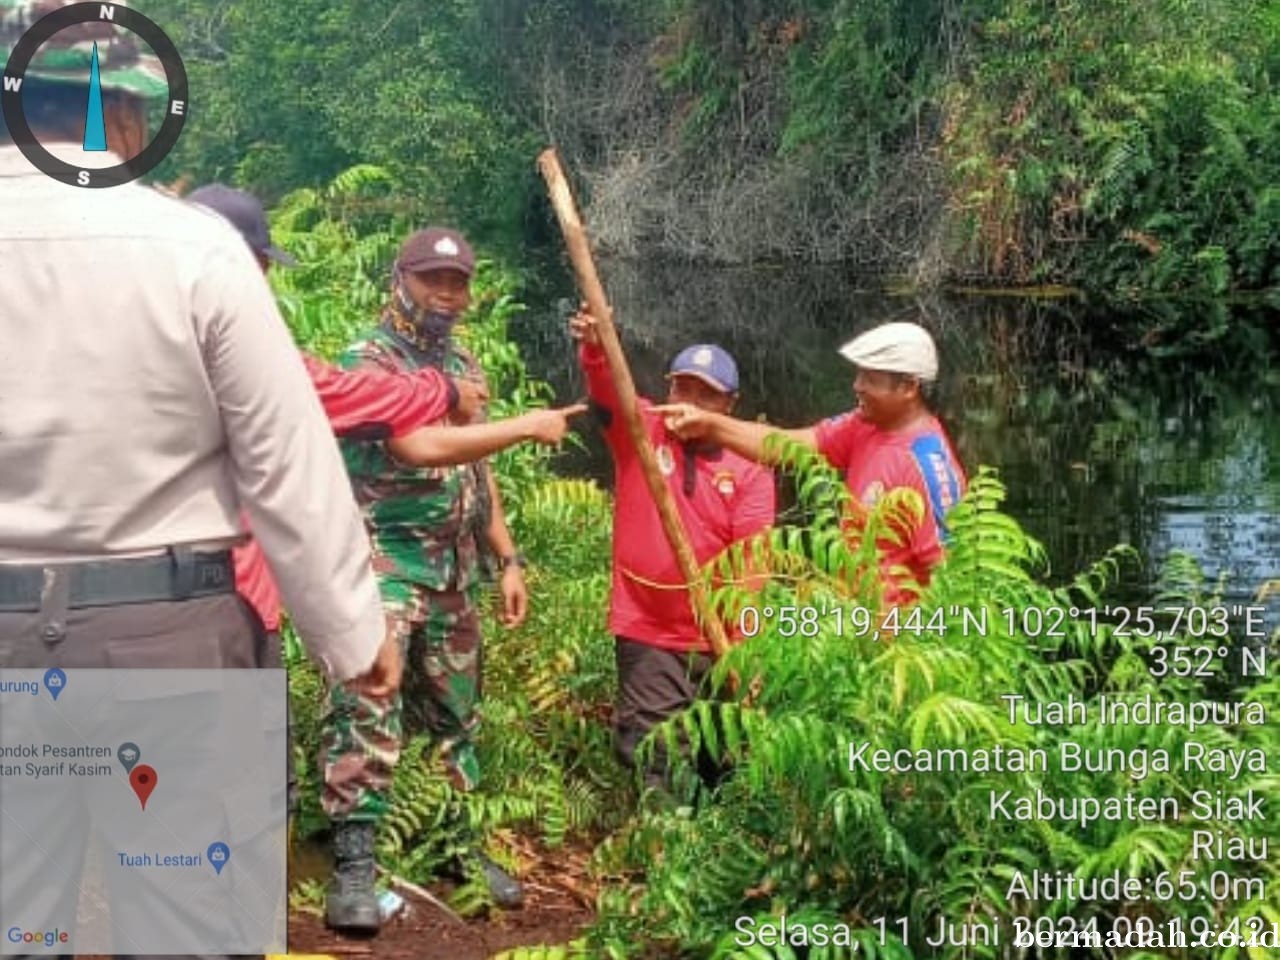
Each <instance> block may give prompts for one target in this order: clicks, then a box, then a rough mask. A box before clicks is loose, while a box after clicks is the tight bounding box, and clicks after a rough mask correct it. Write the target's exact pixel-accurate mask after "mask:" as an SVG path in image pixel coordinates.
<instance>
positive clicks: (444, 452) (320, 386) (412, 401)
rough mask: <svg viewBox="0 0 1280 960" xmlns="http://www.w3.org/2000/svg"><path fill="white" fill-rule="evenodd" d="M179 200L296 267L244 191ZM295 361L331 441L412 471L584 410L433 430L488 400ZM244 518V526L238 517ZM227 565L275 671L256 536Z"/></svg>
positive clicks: (553, 427) (553, 428) (469, 385)
mask: <svg viewBox="0 0 1280 960" xmlns="http://www.w3.org/2000/svg"><path fill="white" fill-rule="evenodd" d="M186 199H187V200H188V201H189V202H191V203H194V204H198V205H200V206H201V207H205V208H207V209H209V210H212V211H213V212H214V213H217V214H218V215H220V216H221V217H223V218H224V219H225V220H227V221H228V222H229V223H230V224H231V225H232V226H234V227H235V228H236V229H237V230H238V231H239V232H240V235H241V236H242V237H244V240H245V243H246V244H247V245H248V246H249V249H250V251H251V252H252V253H253V254H254V256H255V257H256V258H257V261H258V264H259V266H260V267H261V268H262V270H263V272H264V273H265V272H267V270H268V269H269V268H270V266H271V265H272V264H280V265H282V266H289V267H293V266H297V260H295V259H294V258H293V257H292V256H291V255H289V254H288V253H286V252H285V251H283V250H281V249H280V248H279V247H277V246H276V245H275V244H274V243H273V242H272V239H271V233H270V228H269V227H268V225H267V217H266V212H265V211H264V210H263V207H262V203H261V201H260V200H259V199H258V198H257V197H255V196H254V195H253V194H251V193H249V192H247V191H245V190H238V189H235V188H233V187H229V186H226V185H225V184H220V183H214V184H209V185H208V186H204V187H200V188H199V189H197V190H194V191H192V192H191V193H190V194H188V195H187V197H186ZM303 362H304V364H305V365H306V368H307V372H308V373H309V374H310V376H311V382H312V385H313V386H314V387H315V390H316V393H317V394H318V395H319V397H320V402H321V404H322V406H323V407H324V410H325V413H326V414H327V415H328V417H329V422H330V424H331V425H332V427H333V430H334V433H335V434H337V435H338V437H339V438H343V439H346V440H349V441H352V442H361V441H365V442H367V441H373V440H381V439H385V440H387V441H388V442H389V444H390V446H391V449H392V451H393V452H394V454H395V456H396V457H397V458H398V459H399V460H401V461H402V462H404V463H409V464H415V465H418V466H442V465H448V464H456V463H466V462H469V461H470V460H473V459H475V458H477V457H480V456H484V455H487V454H489V453H492V452H495V451H497V450H502V449H505V448H506V447H509V446H511V445H513V444H515V443H519V442H522V441H525V440H532V441H536V442H540V443H547V444H556V443H559V442H560V441H562V440H563V439H564V437H565V434H566V433H567V432H568V429H569V418H570V417H572V416H573V415H575V414H577V413H580V412H582V411H583V410H585V409H586V407H585V406H571V407H568V408H565V409H562V410H534V411H530V412H529V413H526V414H523V415H521V416H518V417H512V418H510V419H508V420H503V421H499V422H497V423H483V424H475V425H471V426H468V427H465V428H461V429H449V428H445V427H442V426H441V425H440V423H441V421H442V420H443V419H444V418H445V417H446V416H448V415H449V414H457V415H459V416H460V417H462V418H466V419H470V418H471V417H473V416H474V415H475V413H476V412H477V411H478V410H479V406H480V404H481V403H482V402H483V400H484V399H486V396H487V395H486V393H485V389H484V385H483V384H482V383H479V382H477V381H475V380H472V379H466V378H461V377H459V378H454V377H448V376H446V375H445V374H443V373H441V372H440V371H439V370H437V369H436V368H434V367H425V368H423V369H420V370H416V371H414V372H412V373H400V372H396V373H391V372H383V371H379V370H359V371H346V370H341V369H338V368H336V367H333V366H330V365H329V364H326V363H323V362H322V361H320V360H318V359H316V358H315V357H312V356H310V355H308V354H306V353H303ZM244 522H245V528H246V530H248V521H247V519H245V521H244ZM233 559H234V562H235V577H236V591H237V592H238V593H239V594H240V596H241V597H242V598H243V599H244V600H245V602H246V603H247V604H248V605H249V606H250V607H251V608H252V609H253V611H254V613H255V614H256V616H257V618H258V619H259V620H260V621H261V623H262V626H263V630H264V638H265V639H264V644H263V650H262V657H261V666H263V667H267V668H271V667H280V666H281V665H282V654H283V650H282V647H281V639H280V632H279V631H280V624H281V617H282V609H281V601H280V595H279V591H278V590H277V589H276V586H275V579H274V577H273V576H272V574H271V570H270V568H269V567H268V565H267V562H266V557H265V556H264V555H263V553H262V549H261V547H260V546H259V545H258V541H257V539H256V538H255V539H250V540H249V542H248V543H246V544H244V545H242V546H240V547H239V548H237V549H236V550H235V551H233ZM290 739H291V740H292V738H290ZM288 761H289V762H288V793H289V809H290V810H293V809H295V808H296V805H297V796H296V792H297V784H296V780H295V776H294V764H293V754H292V750H290V753H289V757H288Z"/></svg>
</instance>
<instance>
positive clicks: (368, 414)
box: [232, 353, 455, 630]
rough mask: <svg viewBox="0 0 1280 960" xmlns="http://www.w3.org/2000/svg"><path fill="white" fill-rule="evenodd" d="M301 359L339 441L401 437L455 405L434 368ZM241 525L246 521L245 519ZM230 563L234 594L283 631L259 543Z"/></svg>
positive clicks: (275, 593) (449, 388) (247, 547)
mask: <svg viewBox="0 0 1280 960" xmlns="http://www.w3.org/2000/svg"><path fill="white" fill-rule="evenodd" d="M302 360H303V364H304V365H305V366H306V368H307V373H308V374H310V375H311V383H312V385H313V386H314V387H315V389H316V393H317V394H319V396H320V403H321V405H322V406H323V407H324V412H325V413H326V414H327V415H328V417H329V423H330V424H331V425H332V426H333V432H334V433H336V434H337V435H338V436H340V437H341V436H352V435H365V436H367V437H368V438H369V439H370V440H385V439H389V438H392V437H402V436H404V435H405V434H407V433H412V432H413V431H414V430H416V429H418V428H419V427H422V426H426V425H427V424H429V423H433V422H435V421H436V420H439V419H440V418H441V417H443V416H445V414H447V413H448V412H449V408H450V407H451V406H452V405H453V402H454V397H455V392H454V388H453V384H452V383H451V382H450V381H449V380H448V379H447V378H446V377H445V376H444V375H443V374H442V373H440V372H439V371H438V370H435V369H432V368H426V369H423V370H419V371H417V372H416V373H414V374H412V375H408V376H396V375H394V374H384V373H377V372H372V371H359V372H354V371H347V370H339V369H338V368H337V367H332V366H330V365H329V364H327V363H324V362H323V361H321V360H317V359H316V358H315V357H312V356H308V355H307V354H305V353H304V354H303V355H302ZM241 522H242V523H245V520H244V518H243V517H241ZM245 525H246V528H247V523H245ZM232 559H233V561H234V563H235V572H236V591H237V592H238V593H239V594H240V596H242V597H244V599H245V600H247V601H248V602H249V604H250V605H251V606H252V607H253V608H254V610H255V611H257V613H258V616H259V617H260V618H261V619H262V623H263V625H264V626H265V627H266V628H267V629H268V630H278V629H280V609H281V605H280V593H279V591H278V590H277V589H276V584H275V579H274V578H273V577H272V576H271V570H270V568H269V567H268V566H267V559H266V557H265V556H264V555H263V553H262V549H261V548H260V547H259V546H258V541H257V540H256V539H253V540H250V541H249V542H248V543H247V544H245V545H244V546H242V547H239V548H237V549H236V550H235V551H233V553H232Z"/></svg>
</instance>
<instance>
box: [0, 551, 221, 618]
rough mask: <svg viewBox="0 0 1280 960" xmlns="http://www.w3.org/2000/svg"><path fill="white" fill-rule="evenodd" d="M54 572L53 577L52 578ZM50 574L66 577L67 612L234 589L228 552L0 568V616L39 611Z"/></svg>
mask: <svg viewBox="0 0 1280 960" xmlns="http://www.w3.org/2000/svg"><path fill="white" fill-rule="evenodd" d="M55 572H56V574H55ZM55 575H60V576H65V577H67V578H68V584H67V586H68V600H67V607H68V608H73V609H74V608H80V607H115V606H120V605H122V604H129V603H159V602H163V601H166V600H189V599H192V598H195V597H210V596H214V595H216V594H220V593H231V592H232V591H233V590H235V568H234V567H233V566H232V563H231V551H229V550H220V551H217V552H214V553H196V552H195V551H193V550H190V549H188V548H185V547H171V548H170V549H169V550H168V552H166V553H164V554H162V555H157V556H154V557H134V558H130V559H120V560H91V561H86V562H82V563H65V564H62V563H46V564H39V565H36V564H0V612H5V613H14V612H21V611H36V610H39V609H41V606H42V604H41V597H42V595H43V594H44V591H45V590H46V589H48V587H47V586H46V584H47V583H48V584H52V582H53V578H54V576H55Z"/></svg>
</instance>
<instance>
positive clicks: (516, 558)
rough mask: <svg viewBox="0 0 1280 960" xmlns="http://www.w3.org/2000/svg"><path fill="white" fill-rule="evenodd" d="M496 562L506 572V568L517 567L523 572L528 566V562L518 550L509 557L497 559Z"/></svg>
mask: <svg viewBox="0 0 1280 960" xmlns="http://www.w3.org/2000/svg"><path fill="white" fill-rule="evenodd" d="M498 562H499V563H501V564H502V569H503V570H506V569H507V568H508V567H519V568H520V569H521V570H523V569H524V568H525V567H527V566H529V561H528V560H526V559H525V558H524V554H523V553H521V552H520V551H519V550H517V551H516V552H515V553H513V554H512V555H511V556H509V557H499V558H498Z"/></svg>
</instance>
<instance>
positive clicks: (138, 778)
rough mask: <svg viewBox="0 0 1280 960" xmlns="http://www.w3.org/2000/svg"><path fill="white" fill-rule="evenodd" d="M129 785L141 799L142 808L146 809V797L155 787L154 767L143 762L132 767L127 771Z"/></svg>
mask: <svg viewBox="0 0 1280 960" xmlns="http://www.w3.org/2000/svg"><path fill="white" fill-rule="evenodd" d="M129 786H131V787H133V792H134V793H136V794H137V795H138V799H139V800H141V801H142V809H143V810H145V809H147V797H149V796H151V791H152V790H154V789H155V788H156V771H155V768H154V767H149V766H147V765H146V764H145V763H144V764H142V765H141V766H139V767H134V768H133V769H132V770H130V771H129Z"/></svg>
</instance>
